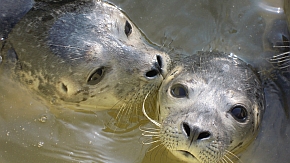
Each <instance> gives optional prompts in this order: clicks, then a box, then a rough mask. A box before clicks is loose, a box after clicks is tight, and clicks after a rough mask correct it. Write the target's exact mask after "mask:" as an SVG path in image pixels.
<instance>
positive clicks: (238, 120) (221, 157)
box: [143, 51, 264, 163]
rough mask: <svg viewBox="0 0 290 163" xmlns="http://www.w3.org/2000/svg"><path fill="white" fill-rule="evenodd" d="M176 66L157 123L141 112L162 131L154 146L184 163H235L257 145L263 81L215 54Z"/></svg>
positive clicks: (241, 64)
mask: <svg viewBox="0 0 290 163" xmlns="http://www.w3.org/2000/svg"><path fill="white" fill-rule="evenodd" d="M176 65H177V66H175V68H173V69H172V71H170V72H169V73H168V75H167V77H166V78H165V80H164V82H163V83H162V85H161V87H160V90H159V94H158V100H157V101H158V104H157V108H158V121H154V120H152V119H151V118H149V117H148V116H147V115H146V111H144V107H143V111H144V112H145V115H146V116H147V117H148V118H149V119H150V120H151V121H152V122H154V123H155V124H156V125H157V126H159V130H158V132H155V135H154V137H155V138H156V139H158V140H156V141H160V143H161V144H162V145H163V146H164V147H165V148H166V149H168V150H169V151H170V152H171V153H172V154H173V155H175V156H176V157H178V158H180V159H181V160H183V161H186V162H191V163H198V162H199V163H213V162H233V161H235V160H236V159H238V156H237V155H238V154H239V153H241V152H242V151H243V150H244V149H245V148H246V147H247V146H248V145H249V144H250V143H251V142H252V141H253V140H254V139H255V137H256V135H257V133H258V129H259V126H260V122H261V118H262V115H263V112H264V92H263V86H262V83H261V81H260V78H259V76H258V75H256V73H255V71H254V70H253V69H252V68H251V66H250V65H248V64H247V63H245V62H244V61H242V60H241V59H239V58H237V57H236V56H235V55H233V54H225V53H221V52H217V51H212V52H199V53H198V54H196V55H193V56H189V57H185V58H183V59H181V61H180V64H178V63H177V64H176ZM146 133H147V134H148V131H145V135H146ZM150 135H151V136H152V133H150Z"/></svg>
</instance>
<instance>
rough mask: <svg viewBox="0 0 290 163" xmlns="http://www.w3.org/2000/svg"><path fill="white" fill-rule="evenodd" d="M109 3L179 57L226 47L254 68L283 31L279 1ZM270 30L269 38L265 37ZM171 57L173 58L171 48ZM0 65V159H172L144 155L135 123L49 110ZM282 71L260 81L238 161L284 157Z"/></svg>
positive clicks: (162, 153) (159, 153)
mask: <svg viewBox="0 0 290 163" xmlns="http://www.w3.org/2000/svg"><path fill="white" fill-rule="evenodd" d="M27 2H28V1H27ZM111 2H112V3H114V4H116V5H117V6H119V7H120V8H122V9H123V10H124V11H125V12H126V14H127V15H129V17H130V18H131V19H132V20H133V22H134V23H136V25H137V26H138V27H139V28H141V30H142V31H144V33H145V34H146V35H147V37H148V38H149V39H150V40H151V41H153V42H155V43H157V44H159V45H162V44H164V46H165V49H171V48H172V47H174V48H176V49H182V52H183V53H185V54H194V52H196V51H198V50H214V49H216V50H221V51H225V52H232V53H235V54H236V55H238V56H239V57H241V58H243V59H244V60H246V61H248V62H249V63H251V64H253V65H254V66H255V67H257V68H261V67H262V68H263V69H269V68H271V66H270V65H269V64H268V63H267V62H266V61H265V57H270V56H272V55H275V54H277V53H279V51H278V50H277V49H275V48H272V45H273V44H275V43H277V42H279V41H281V40H279V38H280V39H281V37H279V36H280V35H281V34H282V33H283V34H284V35H285V33H287V32H285V30H286V27H284V28H281V29H280V28H278V27H281V26H282V25H276V26H275V23H276V22H278V21H276V20H277V19H284V17H283V14H281V13H279V12H275V11H278V10H279V9H278V8H279V7H280V8H281V6H282V0H279V2H277V1H276V0H272V1H271V0H268V1H267V2H266V1H262V0H259V1H258V0H257V1H255V2H253V1H238V0H236V1H223V2H222V1H204V0H197V1H186V0H178V1H174V0H170V1H168V0H158V1H152V0H149V1H141V0H140V1H136V0H112V1H111ZM261 6H262V8H261ZM269 9H270V10H269ZM273 11H274V12H273ZM279 11H282V10H279ZM0 12H4V11H0ZM5 12H7V11H5ZM17 16H19V15H17ZM282 24H283V23H282ZM284 25H285V23H284ZM284 25H283V26H284ZM270 31H271V32H270ZM273 31H274V32H273ZM268 33H272V35H268ZM1 34H3V32H1ZM274 35H275V36H277V37H275V38H277V39H276V40H272V37H273V36H274ZM172 40H173V42H172V43H171V41H172ZM269 42H270V43H269ZM1 44H2V43H1ZM172 56H173V57H176V54H175V53H174V51H173V55H172ZM0 62H1V59H0ZM0 66H1V69H0V81H1V83H0V93H1V94H0V125H1V131H0V147H1V149H0V162H1V163H17V162H30V163H33V162H118V163H119V162H124V163H128V162H144V163H149V162H156V163H157V162H170V161H171V162H178V161H177V160H176V159H174V158H173V156H169V155H170V153H168V151H166V150H164V148H156V149H153V150H150V151H149V152H147V154H146V150H147V149H148V148H150V145H142V143H141V142H142V136H141V131H140V130H139V128H138V125H137V124H136V126H137V127H135V128H132V129H131V130H130V131H128V132H122V133H114V132H108V131H109V130H107V128H106V125H107V124H108V122H109V121H110V119H111V116H110V115H109V114H108V113H107V111H103V112H97V113H84V112H76V111H71V110H68V109H62V110H55V109H54V108H48V107H47V106H49V104H44V103H43V102H41V101H40V100H38V99H37V97H35V96H34V95H32V94H31V93H30V92H29V91H28V90H26V89H23V88H22V87H21V86H19V84H18V83H14V82H13V81H11V80H10V79H9V77H7V76H6V75H7V74H9V73H10V71H9V69H7V68H3V65H1V64H0ZM284 71H288V73H287V72H286V73H283V74H282V73H280V72H277V74H278V76H274V77H273V80H274V81H275V82H272V81H269V82H267V87H266V88H265V94H266V102H267V107H266V112H265V115H264V120H263V122H262V128H261V132H260V134H259V135H258V137H257V140H255V142H254V143H253V144H252V145H251V146H250V147H249V148H248V149H247V151H246V152H245V153H244V154H243V155H242V156H241V160H242V161H243V162H255V163H272V162H288V160H290V156H288V153H289V152H290V145H289V144H290V138H289V135H290V128H289V127H288V126H289V123H290V122H289V112H288V111H289V107H290V102H289V101H290V100H289V95H290V93H289V92H290V91H289V88H290V86H289V85H290V83H289V76H290V75H289V69H288V70H284ZM147 125H149V124H147ZM145 154H146V156H145Z"/></svg>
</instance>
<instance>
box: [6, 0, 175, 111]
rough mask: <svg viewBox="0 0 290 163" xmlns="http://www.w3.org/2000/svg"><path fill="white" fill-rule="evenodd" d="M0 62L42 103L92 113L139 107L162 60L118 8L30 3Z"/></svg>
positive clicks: (155, 83)
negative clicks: (29, 8)
mask: <svg viewBox="0 0 290 163" xmlns="http://www.w3.org/2000/svg"><path fill="white" fill-rule="evenodd" d="M1 56H2V59H3V63H2V68H3V69H5V67H7V64H8V63H9V64H10V65H11V63H13V64H14V65H15V66H14V68H13V73H12V76H13V78H14V79H17V80H19V81H20V82H21V83H22V84H23V85H25V86H26V87H28V88H29V89H31V90H33V91H34V92H35V93H36V94H38V95H40V97H42V98H44V99H45V100H49V101H50V102H51V103H52V104H55V105H61V106H65V107H71V108H79V107H81V108H82V109H85V110H93V111H95V110H103V109H120V108H140V107H138V106H139V105H138V104H139V103H140V104H142V101H143V99H144V96H145V95H146V94H147V92H148V91H154V90H157V89H158V87H159V86H160V84H161V82H162V80H163V76H164V75H165V74H166V72H167V68H168V63H169V60H170V59H169V57H168V55H167V54H166V53H165V52H162V51H161V50H159V49H158V47H157V46H155V45H153V44H152V43H150V42H149V41H148V39H146V38H145V36H144V35H143V34H142V33H141V32H140V30H139V29H138V28H137V27H136V26H135V25H134V24H133V23H132V22H131V21H130V19H129V18H128V17H127V16H126V15H125V14H124V13H123V12H122V11H121V10H120V9H118V8H117V7H116V6H114V5H112V4H109V3H106V2H102V1H96V0H89V1H88V0H81V1H75V0H70V1H62V2H60V1H57V3H55V2H54V1H48V2H36V3H35V5H34V7H33V8H32V9H31V10H30V11H29V12H28V13H27V14H26V15H25V16H24V18H23V19H22V20H21V21H20V22H19V23H18V24H17V25H16V26H15V27H14V28H13V30H12V32H11V33H10V34H9V36H8V39H7V40H6V42H5V46H4V48H2V50H1ZM4 62H5V63H6V65H5V64H4ZM3 65H4V66H3ZM10 67H11V66H10ZM139 110H140V109H139Z"/></svg>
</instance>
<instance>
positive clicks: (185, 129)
mask: <svg viewBox="0 0 290 163" xmlns="http://www.w3.org/2000/svg"><path fill="white" fill-rule="evenodd" d="M182 127H183V130H184V131H185V134H186V136H187V137H190V130H191V129H190V127H189V125H188V124H187V123H182Z"/></svg>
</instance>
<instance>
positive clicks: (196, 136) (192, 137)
mask: <svg viewBox="0 0 290 163" xmlns="http://www.w3.org/2000/svg"><path fill="white" fill-rule="evenodd" d="M181 128H182V130H183V134H184V135H185V136H186V138H187V139H188V141H189V142H190V144H189V146H190V145H191V144H192V143H193V142H196V141H202V140H205V139H208V138H210V136H211V133H210V132H209V131H205V130H203V129H201V128H199V127H197V126H193V125H190V124H189V123H187V122H182V123H181Z"/></svg>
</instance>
